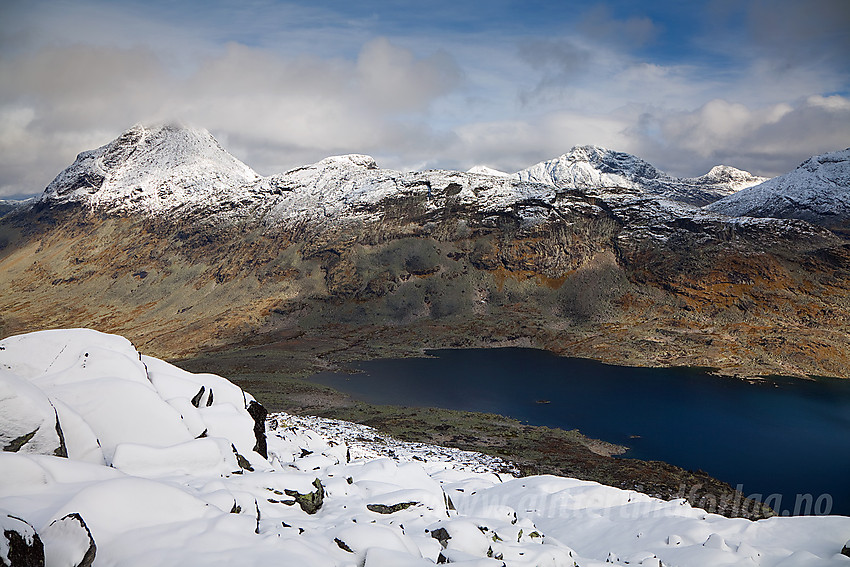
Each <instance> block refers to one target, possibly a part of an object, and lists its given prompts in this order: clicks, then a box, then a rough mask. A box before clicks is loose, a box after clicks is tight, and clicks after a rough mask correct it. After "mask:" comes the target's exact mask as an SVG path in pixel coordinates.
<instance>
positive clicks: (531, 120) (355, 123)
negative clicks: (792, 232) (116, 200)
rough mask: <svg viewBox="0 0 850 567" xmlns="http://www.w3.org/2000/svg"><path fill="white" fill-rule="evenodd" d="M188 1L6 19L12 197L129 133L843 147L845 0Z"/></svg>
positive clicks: (296, 146) (544, 144)
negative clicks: (591, 0)
mask: <svg viewBox="0 0 850 567" xmlns="http://www.w3.org/2000/svg"><path fill="white" fill-rule="evenodd" d="M174 4H175V3H169V2H164V1H162V2H145V3H141V2H132V1H127V2H97V1H91V0H82V1H77V2H39V1H28V2H14V1H13V2H9V1H6V2H3V3H2V4H0V198H3V197H23V196H28V195H33V194H37V193H40V192H41V191H42V190H43V188H44V187H45V186H46V185H47V183H48V182H49V181H50V180H51V179H52V178H53V177H54V176H55V175H56V174H57V173H58V172H59V171H60V170H62V169H63V168H64V167H66V166H67V165H68V164H69V163H71V162H72V161H73V159H74V157H75V156H76V154H77V153H79V152H80V151H83V150H86V149H90V148H94V147H97V146H100V145H103V144H105V143H107V142H109V141H110V140H112V139H114V138H115V137H116V136H117V135H118V134H120V133H121V132H122V131H123V130H126V129H127V128H129V127H130V126H132V125H133V124H134V123H137V122H142V123H151V122H162V121H182V122H185V123H188V124H191V125H194V126H200V127H203V128H207V129H208V130H210V131H211V132H212V133H213V134H214V135H215V136H216V137H217V138H218V140H219V141H220V142H221V144H222V145H223V146H224V147H225V148H226V149H228V150H229V151H230V152H231V153H232V154H234V155H235V156H236V157H238V158H240V159H241V160H242V161H244V162H246V163H247V164H248V165H250V166H251V167H253V168H254V169H255V170H257V171H258V172H259V173H261V174H271V173H275V172H281V171H285V170H287V169H289V168H292V167H295V166H298V165H302V164H304V163H310V162H314V161H317V160H319V159H322V158H323V157H326V156H328V155H333V154H340V153H368V154H371V155H373V156H374V157H375V158H376V159H377V160H378V163H379V164H380V165H381V166H382V167H390V168H395V169H403V170H412V169H423V168H436V167H440V168H450V169H462V170H465V169H468V168H469V167H471V166H473V165H477V164H483V165H488V166H490V167H494V168H497V169H501V170H504V171H516V170H518V169H521V168H523V167H527V166H529V165H532V164H534V163H536V162H538V161H541V160H544V159H549V158H552V157H555V156H557V155H560V154H562V153H565V152H566V151H568V150H569V149H570V147H572V146H573V145H577V144H597V145H601V146H605V147H609V148H612V149H616V150H621V151H627V152H630V153H633V154H636V155H638V156H640V157H642V158H644V159H646V160H648V161H650V162H651V163H653V164H654V165H656V166H658V167H660V168H661V169H663V170H665V171H667V172H669V173H672V174H677V175H699V174H702V173H705V172H706V171H707V170H708V169H709V168H710V167H711V166H712V165H715V164H718V163H725V164H728V165H733V166H735V167H739V168H742V169H747V170H749V171H751V172H753V173H756V174H760V175H767V176H773V175H778V174H781V173H784V172H786V171H788V170H790V169H793V168H794V167H795V166H796V165H798V164H799V163H800V162H801V161H803V160H804V159H805V158H807V157H808V156H810V155H813V154H817V153H822V152H825V151H832V150H838V149H843V148H845V147H848V146H850V62H848V59H850V58H848V57H847V54H848V53H850V3H848V2H846V1H844V0H809V1H806V2H795V1H788V0H786V1H783V0H777V1H735V2H731V1H728V0H717V1H708V2H702V3H680V2H645V3H633V2H626V1H614V2H609V3H607V4H596V5H593V4H587V3H583V2H582V3H572V2H551V3H547V2H534V1H531V2H508V1H500V0H492V1H489V2H484V1H481V2H466V3H463V2H457V1H455V2H442V1H440V0H437V1H435V2H430V3H429V2H426V3H417V4H418V5H417V6H410V7H400V6H399V5H400V4H402V3H398V2H389V1H387V2H379V1H375V0H367V1H364V2H358V3H350V2H334V1H326V2H310V3H300V2H292V3H282V2H272V1H270V0H254V1H252V2H239V3H235V2H234V3H228V2H181V3H176V5H174ZM682 4H688V5H687V7H682Z"/></svg>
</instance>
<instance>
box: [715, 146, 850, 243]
mask: <svg viewBox="0 0 850 567" xmlns="http://www.w3.org/2000/svg"><path fill="white" fill-rule="evenodd" d="M706 209H707V210H709V211H712V212H715V213H722V214H724V215H729V216H749V217H773V218H785V219H803V220H806V221H809V222H811V223H814V224H819V225H821V226H827V227H830V228H836V229H846V228H847V224H848V222H850V148H847V149H846V150H842V151H839V152H831V153H827V154H821V155H817V156H813V157H811V158H809V159H808V160H806V161H805V162H803V163H802V164H800V166H799V167H798V168H797V169H795V170H794V171H791V172H789V173H786V174H785V175H780V176H779V177H774V178H773V179H770V180H768V181H765V182H764V183H761V184H759V185H756V186H754V187H750V188H748V189H746V190H743V191H740V192H738V193H735V194H733V195H730V196H728V197H724V198H723V199H720V200H719V201H716V202H714V203H711V204H710V205H708V206H707V207H706Z"/></svg>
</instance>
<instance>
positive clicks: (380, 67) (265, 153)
mask: <svg viewBox="0 0 850 567" xmlns="http://www.w3.org/2000/svg"><path fill="white" fill-rule="evenodd" d="M461 81H462V74H461V72H460V70H459V68H458V67H457V65H456V64H455V63H454V61H453V60H452V58H451V57H450V56H449V55H448V54H446V53H445V52H437V53H434V54H432V55H430V56H427V57H416V56H415V55H414V54H413V53H412V52H410V51H409V50H406V49H403V48H401V47H398V46H396V45H394V44H393V43H392V42H390V41H388V40H386V39H384V38H377V39H375V40H373V41H370V42H367V43H366V44H365V45H364V46H363V47H362V49H361V52H360V54H359V56H358V58H357V59H356V60H346V59H339V58H331V59H323V58H319V57H315V56H307V55H302V56H293V57H287V56H283V55H281V54H278V53H275V52H273V51H270V50H266V49H261V48H254V47H247V46H244V45H240V44H235V43H231V44H229V45H227V46H226V47H225V49H224V50H223V51H222V52H220V53H215V54H207V55H206V57H204V58H202V59H200V60H199V62H198V64H197V65H196V69H195V70H194V71H193V72H191V73H175V72H173V70H170V69H169V68H168V63H167V62H165V61H163V60H162V59H161V58H160V57H158V56H157V55H156V54H155V53H153V52H152V51H151V50H149V49H145V48H129V49H114V48H106V47H96V46H84V45H77V46H71V47H63V48H47V47H45V48H41V49H39V50H37V51H35V52H32V53H24V54H20V55H18V56H16V57H6V58H3V59H0V116H2V122H0V126H2V127H0V148H3V149H5V150H6V151H4V152H3V153H2V154H0V195H5V196H9V195H20V194H31V193H35V192H38V191H40V190H41V189H42V188H43V187H44V186H45V185H46V184H47V182H49V181H50V179H51V178H52V176H53V175H55V174H56V173H58V172H59V171H60V170H61V169H63V168H64V167H65V166H66V165H67V164H68V163H69V162H70V161H71V160H72V159H73V156H74V155H76V154H77V153H78V152H80V151H82V150H83V149H88V148H90V147H92V146H91V145H85V144H90V143H91V139H92V137H93V136H92V131H93V130H96V131H98V132H99V133H104V132H108V134H107V135H106V137H105V138H103V139H100V140H99V141H98V143H97V144H96V145H100V144H103V143H106V142H108V141H109V140H110V139H111V138H113V137H115V136H117V134H118V133H120V132H121V131H122V130H124V129H126V128H127V127H129V126H130V125H132V124H134V123H136V122H156V121H168V120H175V119H179V120H184V121H187V122H189V123H192V124H196V125H199V126H202V127H205V128H207V129H209V130H210V131H212V132H213V133H214V134H216V135H218V136H219V137H221V138H222V142H225V141H226V140H231V139H232V140H233V141H234V143H235V144H236V145H237V147H236V148H231V149H232V150H233V151H234V152H236V153H237V155H238V152H239V151H240V150H243V151H245V152H246V153H245V154H244V155H242V156H240V157H242V159H244V160H245V161H246V162H248V163H249V165H251V166H252V167H254V168H256V169H257V170H258V171H260V172H262V173H273V172H276V171H280V170H282V169H287V168H290V167H294V166H296V165H301V164H303V163H305V162H306V161H310V160H313V161H315V160H318V159H321V158H323V157H325V156H327V155H329V154H332V153H347V152H374V151H376V150H377V152H378V153H380V150H382V149H383V148H387V147H404V146H405V145H406V143H405V140H406V139H408V138H409V139H415V140H419V147H420V148H421V147H422V145H423V142H424V143H427V140H429V139H430V138H431V137H432V136H433V134H432V133H431V132H430V131H429V127H428V126H427V125H426V123H425V120H424V118H423V117H424V116H427V113H428V108H429V106H430V104H431V103H432V102H433V101H434V100H435V99H436V98H439V97H440V96H442V95H444V94H446V93H448V92H450V91H452V90H453V89H454V88H456V87H457V85H458V84H459V83H460V82H461ZM411 116H413V118H411ZM93 125H97V127H96V128H93ZM63 142H64V143H67V146H64V145H63ZM48 149H49V150H50V151H49V152H47V151H46V150H48ZM36 180H38V181H36Z"/></svg>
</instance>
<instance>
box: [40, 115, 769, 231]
mask: <svg viewBox="0 0 850 567" xmlns="http://www.w3.org/2000/svg"><path fill="white" fill-rule="evenodd" d="M367 172H368V173H367ZM467 173H468V174H469V175H488V176H492V177H498V178H503V179H504V180H505V181H506V183H505V184H503V185H502V188H503V190H502V192H503V193H504V192H510V191H512V190H513V192H517V190H516V187H515V185H516V184H517V183H519V184H523V183H530V184H542V185H544V186H549V187H554V188H555V189H558V190H561V189H577V190H582V191H585V192H588V193H590V194H597V193H599V191H602V190H605V189H610V188H613V187H620V188H624V189H628V190H631V191H635V192H637V194H638V195H639V196H644V195H649V196H652V197H660V198H665V199H668V200H671V201H675V202H680V203H684V204H691V205H703V204H706V203H707V202H710V201H711V200H714V199H718V198H720V197H721V196H723V195H728V194H730V193H731V192H734V191H736V190H738V189H740V188H741V187H745V186H748V185H749V184H752V183H755V182H758V181H761V180H763V178H758V177H755V176H752V175H750V174H749V173H747V172H743V171H741V170H737V169H735V168H730V167H728V166H715V167H714V168H713V169H712V170H711V171H710V172H709V173H707V174H705V175H703V176H700V177H696V178H674V177H671V176H669V175H667V174H665V173H663V172H661V171H659V170H657V169H656V168H655V167H653V166H652V165H650V164H649V163H647V162H645V161H643V160H641V159H640V158H637V157H635V156H632V155H630V154H625V153H622V152H615V151H611V150H606V149H604V148H600V147H598V146H576V147H574V148H573V149H572V150H570V152H568V153H567V154H563V155H562V156H560V157H558V158H555V159H553V160H548V161H545V162H541V163H539V164H537V165H535V166H531V167H530V168H527V169H524V170H521V171H519V172H517V173H514V174H503V172H498V171H496V170H492V169H490V168H472V170H471V171H470V172H467ZM358 174H360V175H358ZM465 175H467V174H465V173H462V172H454V171H443V170H431V171H426V172H397V171H394V170H385V169H380V168H379V167H378V165H377V163H376V162H375V160H374V159H373V158H372V157H371V156H366V155H361V154H349V155H341V156H331V157H328V158H325V159H323V160H321V161H319V162H316V163H314V164H307V165H303V166H300V167H296V168H293V169H291V170H289V171H286V172H284V173H278V174H273V175H270V176H265V177H263V176H260V175H258V174H257V173H256V172H254V171H253V170H251V169H250V167H248V166H247V165H245V164H244V163H242V162H241V161H239V160H237V159H236V158H234V157H233V156H231V155H230V154H229V153H227V152H226V150H224V149H223V148H222V147H221V146H220V145H219V144H218V142H216V141H215V139H214V138H213V137H212V136H211V135H210V134H209V132H207V131H206V130H201V129H193V128H188V127H184V126H179V125H163V126H158V127H145V126H142V125H136V126H134V127H132V128H131V129H130V130H128V131H126V132H124V133H123V134H121V136H119V137H118V138H117V139H116V140H114V141H113V142H110V143H109V144H106V145H104V146H102V147H100V148H97V149H95V150H90V151H88V152H83V153H81V154H80V155H79V156H78V157H77V160H76V161H75V162H74V163H73V164H72V165H71V166H69V167H68V168H67V169H66V170H64V171H63V172H61V173H60V174H59V175H58V176H57V177H56V178H55V179H54V180H53V181H52V182H51V183H50V184H49V185H48V186H47V188H46V189H45V191H44V193H43V194H42V196H41V197H40V198H39V201H40V202H47V203H50V204H61V203H68V202H84V203H86V204H88V205H89V206H91V207H94V208H107V209H109V208H111V207H117V208H118V209H120V210H125V211H129V210H144V211H147V212H149V213H152V214H162V213H164V212H167V211H169V210H174V209H178V208H180V206H182V205H183V204H198V205H203V204H209V203H208V201H213V200H218V201H220V202H227V203H237V206H236V208H239V206H238V204H249V203H250V204H251V205H252V206H253V205H256V206H260V207H265V208H266V209H269V210H271V209H274V208H275V206H274V205H271V206H269V201H274V200H278V201H282V200H290V201H297V200H298V199H286V198H285V197H286V196H285V193H292V192H294V191H299V190H302V191H303V190H305V189H308V188H318V189H320V191H317V192H314V193H313V197H314V200H315V201H316V203H318V204H319V207H320V208H328V207H327V206H326V205H325V204H324V203H323V201H325V200H329V201H330V202H331V203H333V204H336V205H338V204H339V200H340V199H343V200H344V201H345V202H348V201H353V204H354V205H355V207H356V205H357V203H360V202H363V201H364V200H365V201H366V202H369V201H373V200H374V199H372V198H371V196H369V195H367V193H368V191H367V190H376V191H381V190H383V192H384V194H385V193H386V190H387V189H388V187H387V185H388V184H392V182H394V181H398V180H401V185H406V186H407V187H408V188H410V187H415V186H416V185H417V184H418V185H420V186H421V187H426V188H427V187H428V186H430V185H432V184H441V183H443V180H444V179H446V178H449V177H457V176H465ZM204 182H207V183H208V184H209V187H204V186H203V184H204ZM396 184H398V183H396ZM445 184H451V181H448V182H447V183H445ZM364 189H366V190H364ZM393 189H397V187H396V188H393ZM322 191H324V192H325V193H327V195H323V194H322ZM520 191H522V190H520ZM209 193H213V195H210V194H209ZM281 197H284V198H281ZM323 197H327V198H328V199H323ZM335 211H336V212H341V211H340V209H339V208H338V207H337V208H336V209H335ZM274 216H276V217H282V216H286V215H285V214H282V212H281V211H277V212H276V214H275V215H274Z"/></svg>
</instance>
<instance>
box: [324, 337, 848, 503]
mask: <svg viewBox="0 0 850 567" xmlns="http://www.w3.org/2000/svg"><path fill="white" fill-rule="evenodd" d="M428 354H429V355H430V356H431V358H411V359H400V360H396V359H388V360H372V361H368V362H361V363H358V364H356V367H357V368H358V369H360V370H362V373H359V374H341V373H340V374H336V373H328V372H326V373H321V374H317V375H315V376H313V377H312V378H311V381H313V382H316V383H320V384H324V385H327V386H330V387H332V388H335V389H337V390H340V391H343V392H347V393H349V394H351V395H352V396H353V397H354V398H356V399H359V400H362V401H365V402H369V403H374V404H390V405H406V406H423V407H440V408H448V409H459V410H467V411H479V412H491V413H498V414H501V415H506V416H509V417H513V418H516V419H519V420H521V421H525V422H528V423H530V424H532V425H546V426H549V427H560V428H563V429H579V430H580V431H581V432H582V433H584V434H585V435H587V436H589V437H595V438H599V439H603V440H606V441H611V442H614V443H619V444H622V445H626V446H628V447H629V451H628V453H626V455H624V456H625V457H635V458H641V459H657V460H662V461H667V462H669V463H672V464H675V465H678V466H680V467H683V468H686V469H692V470H696V469H702V470H704V471H706V472H708V473H709V474H711V475H712V476H714V477H716V478H719V479H721V480H724V481H726V482H728V483H729V484H731V485H732V486H734V487H738V486H739V485H741V487H740V489H741V490H742V492H743V493H744V494H745V495H748V496H750V495H753V494H760V495H762V497H763V498H767V497H768V496H770V495H774V497H773V501H772V502H771V501H768V504H770V505H772V506H773V507H774V509H776V510H777V511H778V512H783V511H784V512H786V513H794V512H795V508H796V509H797V512H801V513H827V512H829V513H833V514H843V515H850V380H838V379H818V380H800V379H794V378H781V377H780V378H774V379H771V380H770V381H763V382H759V383H755V384H753V383H748V382H745V381H742V380H737V379H731V378H718V377H715V376H711V375H709V374H707V373H706V372H704V371H702V370H698V369H687V368H672V369H657V368H632V367H620V366H610V365H606V364H601V363H599V362H594V361H589V360H584V359H576V358H563V357H558V356H555V355H552V354H550V353H547V352H545V351H539V350H533V349H517V348H505V349H469V350H435V351H429V352H428ZM540 400H548V401H549V403H545V404H544V403H538V402H539V401H540ZM806 494H809V495H811V498H810V499H809V500H807V499H806V498H805V497H799V498H800V500H799V502H800V504H799V505H798V504H797V502H798V495H806ZM778 497H781V500H777V498H778Z"/></svg>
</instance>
